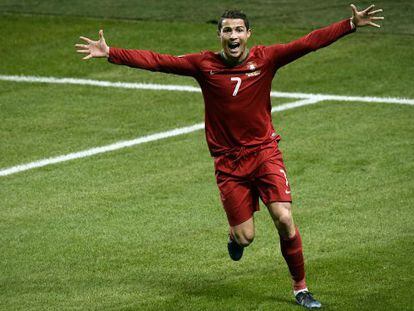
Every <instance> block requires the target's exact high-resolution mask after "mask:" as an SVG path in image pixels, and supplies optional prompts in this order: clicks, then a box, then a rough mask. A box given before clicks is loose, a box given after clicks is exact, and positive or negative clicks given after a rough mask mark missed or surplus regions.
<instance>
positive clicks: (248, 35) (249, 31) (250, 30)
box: [247, 28, 252, 39]
mask: <svg viewBox="0 0 414 311" xmlns="http://www.w3.org/2000/svg"><path fill="white" fill-rule="evenodd" d="M251 35H252V29H251V28H250V29H249V30H247V39H249V38H250V36H251Z"/></svg>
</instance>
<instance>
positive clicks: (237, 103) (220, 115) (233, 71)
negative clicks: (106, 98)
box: [108, 19, 354, 156]
mask: <svg viewBox="0 0 414 311" xmlns="http://www.w3.org/2000/svg"><path fill="white" fill-rule="evenodd" d="M353 31H354V29H353V28H352V27H351V24H350V21H349V19H346V20H343V21H341V22H338V23H335V24H332V25H330V26H328V27H325V28H322V29H318V30H315V31H313V32H311V33H309V34H308V35H306V36H304V37H302V38H300V39H297V40H295V41H292V42H290V43H287V44H274V45H270V46H255V47H252V48H251V49H250V51H249V54H248V57H247V58H246V59H245V60H244V61H243V62H242V63H240V64H238V65H236V66H233V67H230V66H229V65H228V64H226V62H225V61H224V60H223V58H222V57H221V55H220V53H215V52H210V51H207V52H201V53H196V54H188V55H183V56H172V55H166V54H158V53H155V52H152V51H146V50H125V49H120V48H110V50H109V58H108V60H109V61H110V62H112V63H115V64H122V65H127V66H130V67H135V68H140V69H147V70H151V71H160V72H166V73H173V74H179V75H186V76H191V77H194V78H195V79H196V80H197V81H198V83H199V85H200V87H201V90H202V93H203V97H204V104H205V131H206V138H207V144H208V147H209V149H210V153H211V154H212V155H213V156H218V155H220V154H224V153H228V152H232V151H237V150H239V149H240V148H241V147H254V146H259V145H262V144H266V143H269V142H271V141H272V140H275V139H276V140H278V139H279V136H278V135H277V134H276V133H275V130H274V128H273V125H272V115H271V102H270V91H271V84H272V79H273V77H274V76H275V74H276V71H277V70H278V69H279V68H281V67H282V66H284V65H286V64H288V63H290V62H292V61H294V60H295V59H297V58H299V57H301V56H303V55H305V54H307V53H309V52H312V51H315V50H317V49H319V48H322V47H324V46H327V45H329V44H331V43H333V42H335V41H336V40H337V39H339V38H341V37H343V36H344V35H346V34H349V33H351V32H353Z"/></svg>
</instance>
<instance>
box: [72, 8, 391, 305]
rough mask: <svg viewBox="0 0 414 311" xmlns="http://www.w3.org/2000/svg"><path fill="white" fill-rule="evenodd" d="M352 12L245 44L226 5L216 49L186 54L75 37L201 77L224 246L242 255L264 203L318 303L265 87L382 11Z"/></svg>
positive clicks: (112, 54)
mask: <svg viewBox="0 0 414 311" xmlns="http://www.w3.org/2000/svg"><path fill="white" fill-rule="evenodd" d="M351 9H352V17H351V18H348V19H345V20H342V21H340V22H337V23H334V24H332V25H330V26H328V27H325V28H322V29H318V30H315V31H313V32H311V33H309V34H308V35H306V36H304V37H302V38H300V39H297V40H295V41H292V42H290V43H287V44H274V45H269V46H254V47H252V48H250V49H249V48H248V47H247V41H248V39H249V37H250V35H251V29H250V26H249V21H248V19H247V17H246V15H245V14H243V13H242V12H240V11H226V12H224V14H223V15H222V16H221V17H220V19H219V22H218V36H219V38H220V41H221V48H222V49H221V51H220V52H210V51H207V52H201V53H195V54H188V55H183V56H172V55H165V54H158V53H155V52H153V51H146V50H125V49H121V48H115V47H109V46H108V45H107V44H106V42H105V39H104V36H103V31H102V30H100V31H99V40H98V41H93V40H91V39H89V38H85V37H80V38H81V39H82V40H84V41H85V43H86V44H76V47H77V49H78V50H77V52H79V53H83V54H87V55H86V56H85V57H84V58H83V59H90V58H95V57H104V58H105V57H106V58H107V59H108V60H109V62H111V63H114V64H120V65H127V66H130V67H135V68H140V69H146V70H151V71H161V72H166V73H173V74H179V75H185V76H191V77H193V78H195V79H196V80H197V82H198V83H199V85H200V87H201V90H202V93H203V97H204V103H205V134H206V139H207V144H208V147H209V150H210V153H211V155H212V157H213V158H214V165H215V175H216V180H217V185H218V188H219V190H220V196H221V200H222V203H223V207H224V210H225V212H226V214H227V219H228V222H229V227H230V228H229V240H228V245H227V247H228V252H229V255H230V257H231V259H233V260H235V261H237V260H240V259H241V257H242V255H243V251H244V248H245V247H247V246H248V245H249V244H250V243H252V241H253V238H254V234H255V233H254V232H255V229H254V222H253V214H254V212H255V211H257V210H258V209H259V198H260V199H261V200H262V201H263V203H264V204H265V205H266V206H267V208H268V210H269V212H270V215H271V217H272V219H273V221H274V223H275V226H276V229H277V231H278V233H279V236H280V246H281V252H282V255H283V257H284V259H285V260H286V263H287V265H288V268H289V271H290V274H291V277H292V283H293V293H294V296H295V299H296V301H297V303H298V304H300V305H302V306H304V307H306V308H320V307H321V303H320V302H319V301H317V300H316V299H315V298H313V296H312V294H311V293H310V292H309V291H308V288H307V285H306V280H305V268H304V259H303V253H302V241H301V236H300V234H299V230H298V228H297V227H296V226H295V224H294V222H293V218H292V211H291V210H292V208H291V202H292V199H291V193H290V191H291V190H290V186H289V182H288V178H287V171H286V168H285V166H284V164H283V160H282V153H281V151H280V150H279V148H278V142H279V140H280V136H279V135H278V134H277V133H276V132H275V130H274V128H273V125H272V116H271V103H270V90H271V83H272V79H273V77H274V76H275V74H276V72H277V70H278V69H279V68H281V67H283V66H285V65H287V64H288V63H290V62H292V61H294V60H296V59H298V58H299V57H302V56H304V55H305V54H307V53H309V52H313V51H315V50H317V49H319V48H322V47H325V46H327V45H329V44H331V43H333V42H334V41H336V40H337V39H339V38H341V37H343V36H345V35H347V34H350V33H352V32H354V31H355V30H356V28H357V27H362V26H373V27H380V26H379V25H378V24H376V21H378V20H381V19H383V17H379V16H376V15H377V13H379V12H382V10H381V9H378V10H375V9H374V5H371V6H369V7H368V8H366V9H365V10H362V11H358V10H357V8H356V7H355V6H354V5H351Z"/></svg>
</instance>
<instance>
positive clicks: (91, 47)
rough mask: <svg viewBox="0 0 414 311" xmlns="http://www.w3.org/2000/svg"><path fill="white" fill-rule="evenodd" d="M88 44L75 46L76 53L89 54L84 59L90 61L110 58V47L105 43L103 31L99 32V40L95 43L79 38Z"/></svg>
mask: <svg viewBox="0 0 414 311" xmlns="http://www.w3.org/2000/svg"><path fill="white" fill-rule="evenodd" d="M79 38H80V39H82V40H83V41H85V42H86V43H87V44H75V47H76V49H77V50H76V52H78V53H81V54H88V55H86V56H85V57H84V58H82V59H85V60H86V59H90V58H92V57H109V46H108V45H107V44H106V42H105V38H104V36H103V30H102V29H101V30H99V40H98V41H93V40H91V39H89V38H86V37H79Z"/></svg>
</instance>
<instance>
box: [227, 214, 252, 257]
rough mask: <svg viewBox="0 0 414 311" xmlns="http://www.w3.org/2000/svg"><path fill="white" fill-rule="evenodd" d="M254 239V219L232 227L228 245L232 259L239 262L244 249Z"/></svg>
mask: <svg viewBox="0 0 414 311" xmlns="http://www.w3.org/2000/svg"><path fill="white" fill-rule="evenodd" d="M253 239H254V222H253V217H251V218H250V219H248V220H246V221H245V222H243V223H241V224H239V225H236V226H230V233H229V241H228V243H227V249H228V251H229V256H230V258H231V259H232V260H234V261H239V260H240V259H241V258H242V256H243V251H244V248H245V247H247V246H249V245H250V243H252V242H253Z"/></svg>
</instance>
